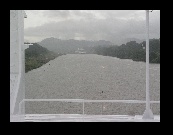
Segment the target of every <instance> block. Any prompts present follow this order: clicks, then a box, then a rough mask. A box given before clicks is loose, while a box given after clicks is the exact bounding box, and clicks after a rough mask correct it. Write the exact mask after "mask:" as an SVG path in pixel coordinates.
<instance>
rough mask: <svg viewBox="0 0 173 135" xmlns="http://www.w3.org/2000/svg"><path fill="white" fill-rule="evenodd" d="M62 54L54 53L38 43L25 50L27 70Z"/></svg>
mask: <svg viewBox="0 0 173 135" xmlns="http://www.w3.org/2000/svg"><path fill="white" fill-rule="evenodd" d="M61 55H62V54H58V53H54V52H51V51H49V50H48V49H46V48H44V47H42V46H40V45H39V44H37V43H33V45H31V46H29V48H27V49H26V50H25V72H28V71H30V70H32V69H36V68H39V67H41V66H42V65H43V64H45V63H47V62H49V61H50V60H53V59H55V58H56V57H58V56H61Z"/></svg>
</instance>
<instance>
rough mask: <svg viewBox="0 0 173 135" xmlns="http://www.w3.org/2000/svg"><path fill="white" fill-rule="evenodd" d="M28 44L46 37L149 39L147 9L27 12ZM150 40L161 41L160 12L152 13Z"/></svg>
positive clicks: (116, 39)
mask: <svg viewBox="0 0 173 135" xmlns="http://www.w3.org/2000/svg"><path fill="white" fill-rule="evenodd" d="M25 12H26V14H27V18H25V21H24V26H25V41H27V42H39V41H41V40H43V39H45V38H49V37H55V38H59V39H63V40H64V39H76V40H108V41H111V42H113V43H115V44H119V43H121V42H122V41H123V40H124V39H126V38H138V39H145V10H25ZM150 38H160V10H154V11H153V12H152V13H150Z"/></svg>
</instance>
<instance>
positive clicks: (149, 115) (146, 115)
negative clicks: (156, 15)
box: [143, 10, 154, 119]
mask: <svg viewBox="0 0 173 135" xmlns="http://www.w3.org/2000/svg"><path fill="white" fill-rule="evenodd" d="M153 118H154V116H153V113H152V111H151V109H150V93H149V10H146V110H145V112H144V114H143V119H153Z"/></svg>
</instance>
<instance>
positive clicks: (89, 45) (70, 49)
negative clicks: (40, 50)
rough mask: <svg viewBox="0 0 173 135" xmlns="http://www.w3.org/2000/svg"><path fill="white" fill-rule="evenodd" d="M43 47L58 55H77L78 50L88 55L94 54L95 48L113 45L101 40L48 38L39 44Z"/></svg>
mask: <svg viewBox="0 0 173 135" xmlns="http://www.w3.org/2000/svg"><path fill="white" fill-rule="evenodd" d="M38 44H39V45H41V46H42V47H45V48H47V49H48V50H50V51H54V52H57V53H66V54H68V53H72V54H73V53H75V51H76V50H77V49H78V48H83V49H84V50H85V51H86V53H93V52H94V50H93V47H94V46H98V45H102V46H107V45H113V43H111V42H110V41H105V40H99V41H87V40H74V39H69V40H61V39H57V38H53V37H51V38H46V39H44V40H42V41H41V42H39V43H38Z"/></svg>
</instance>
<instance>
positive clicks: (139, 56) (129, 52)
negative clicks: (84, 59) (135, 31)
mask: <svg viewBox="0 0 173 135" xmlns="http://www.w3.org/2000/svg"><path fill="white" fill-rule="evenodd" d="M145 48H146V42H145V41H144V42H142V43H136V41H130V42H127V43H126V44H122V45H121V46H107V47H105V46H104V47H103V46H97V47H95V53H96V54H98V55H104V56H112V57H117V58H120V59H132V60H133V61H144V62H145V61H146V50H145ZM149 56H150V63H160V39H151V40H150V47H149Z"/></svg>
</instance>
